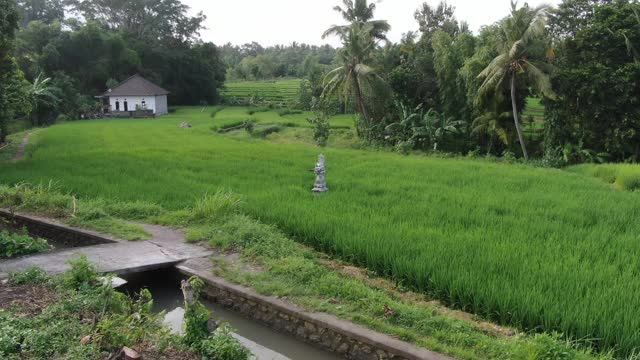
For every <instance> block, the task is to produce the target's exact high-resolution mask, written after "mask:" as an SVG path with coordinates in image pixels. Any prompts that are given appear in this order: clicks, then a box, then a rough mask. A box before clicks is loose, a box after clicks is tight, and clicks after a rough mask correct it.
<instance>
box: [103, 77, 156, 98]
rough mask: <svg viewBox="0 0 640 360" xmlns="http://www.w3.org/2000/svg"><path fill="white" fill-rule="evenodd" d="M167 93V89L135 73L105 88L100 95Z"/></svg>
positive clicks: (154, 94) (151, 94)
mask: <svg viewBox="0 0 640 360" xmlns="http://www.w3.org/2000/svg"><path fill="white" fill-rule="evenodd" d="M167 94H169V92H168V91H167V90H165V89H163V88H161V87H160V86H158V85H156V84H154V83H152V82H151V81H149V80H147V79H145V78H143V77H142V76H140V75H138V74H135V75H133V76H132V77H130V78H128V79H127V80H125V81H123V82H121V83H120V84H118V86H116V87H114V88H113V89H109V90H107V91H106V92H105V93H104V94H102V96H156V95H167Z"/></svg>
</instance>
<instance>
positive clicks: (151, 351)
mask: <svg viewBox="0 0 640 360" xmlns="http://www.w3.org/2000/svg"><path fill="white" fill-rule="evenodd" d="M133 349H134V350H135V351H137V352H138V353H139V354H140V355H141V357H142V358H143V359H153V360H175V359H180V360H199V359H200V357H199V356H198V355H196V353H194V352H193V351H189V350H186V349H176V348H173V347H169V348H167V349H164V351H162V352H160V351H158V350H157V349H156V348H155V346H154V345H153V343H151V342H144V343H142V344H140V345H138V346H134V347H133Z"/></svg>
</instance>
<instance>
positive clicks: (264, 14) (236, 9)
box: [182, 0, 559, 46]
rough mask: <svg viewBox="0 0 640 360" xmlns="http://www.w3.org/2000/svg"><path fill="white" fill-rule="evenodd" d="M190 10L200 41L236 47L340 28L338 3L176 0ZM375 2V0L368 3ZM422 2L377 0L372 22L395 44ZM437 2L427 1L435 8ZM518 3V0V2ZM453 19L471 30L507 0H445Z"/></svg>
mask: <svg viewBox="0 0 640 360" xmlns="http://www.w3.org/2000/svg"><path fill="white" fill-rule="evenodd" d="M182 1H183V3H185V4H187V5H188V6H190V7H191V11H192V12H198V11H202V12H204V13H205V15H206V16H207V20H206V23H205V25H206V27H207V28H208V29H207V30H205V31H203V32H202V33H201V36H202V39H203V40H205V41H212V42H214V43H215V44H217V45H223V44H225V43H228V42H231V43H232V44H235V45H241V44H244V43H248V42H251V41H257V42H259V43H260V44H262V45H263V46H269V45H277V44H290V43H292V42H294V41H296V42H298V43H307V44H314V45H322V44H330V45H333V46H337V45H339V41H338V40H337V39H335V38H330V39H326V40H323V39H322V38H321V35H322V33H323V32H324V30H326V29H327V28H328V27H329V26H330V25H333V24H342V23H343V22H344V21H343V20H342V18H341V17H340V15H339V14H338V13H336V12H334V11H333V7H334V6H335V5H338V4H341V3H342V1H341V0H218V1H217V0H182ZM373 1H375V0H373ZM423 2H424V0H383V1H381V2H379V3H378V4H377V11H376V18H377V19H384V20H387V21H388V22H389V23H390V24H391V28H392V29H391V32H390V34H389V36H388V37H389V39H390V40H392V41H394V42H397V41H399V40H400V38H401V36H402V34H404V33H406V32H407V31H411V30H414V31H415V30H417V29H418V24H417V23H416V21H415V19H414V18H413V13H414V12H415V10H416V9H418V8H419V7H421V4H422V3H423ZM438 2H439V0H427V3H429V4H431V5H437V4H438ZM520 2H521V3H524V1H522V0H521V1H520ZM448 3H449V4H451V5H453V6H455V8H456V16H457V18H458V20H465V21H467V22H468V23H469V25H470V27H471V30H473V31H474V32H477V31H478V30H479V29H480V28H481V27H482V26H483V25H489V24H492V23H494V22H495V21H497V20H499V19H501V18H503V17H505V16H506V15H508V14H509V8H510V0H449V1H448ZM541 3H547V4H552V5H553V4H556V3H559V0H547V1H544V0H529V4H530V5H538V4H541Z"/></svg>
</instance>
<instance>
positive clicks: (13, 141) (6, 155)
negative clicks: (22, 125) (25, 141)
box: [0, 133, 25, 162]
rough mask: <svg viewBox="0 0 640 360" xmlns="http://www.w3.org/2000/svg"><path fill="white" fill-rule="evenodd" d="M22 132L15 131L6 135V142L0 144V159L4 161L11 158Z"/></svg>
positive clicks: (17, 146)
mask: <svg viewBox="0 0 640 360" xmlns="http://www.w3.org/2000/svg"><path fill="white" fill-rule="evenodd" d="M24 134H25V133H16V134H11V135H9V136H7V142H6V143H4V144H0V161H4V162H6V161H11V160H12V159H13V157H14V156H15V154H16V152H17V151H18V148H19V147H20V142H21V141H22V138H23V137H24Z"/></svg>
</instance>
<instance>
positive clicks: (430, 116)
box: [423, 109, 465, 151]
mask: <svg viewBox="0 0 640 360" xmlns="http://www.w3.org/2000/svg"><path fill="white" fill-rule="evenodd" d="M423 119H424V133H425V134H426V135H428V136H429V139H430V140H431V143H432V144H433V151H437V150H438V143H439V142H440V141H442V139H443V138H444V136H445V135H446V134H447V133H451V134H455V133H457V132H458V131H459V128H460V127H461V126H463V125H464V124H465V122H464V121H462V120H456V119H454V118H453V117H447V116H446V115H445V114H444V113H441V114H439V113H438V112H436V111H435V110H433V109H430V110H429V111H427V113H426V114H424V117H423Z"/></svg>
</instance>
